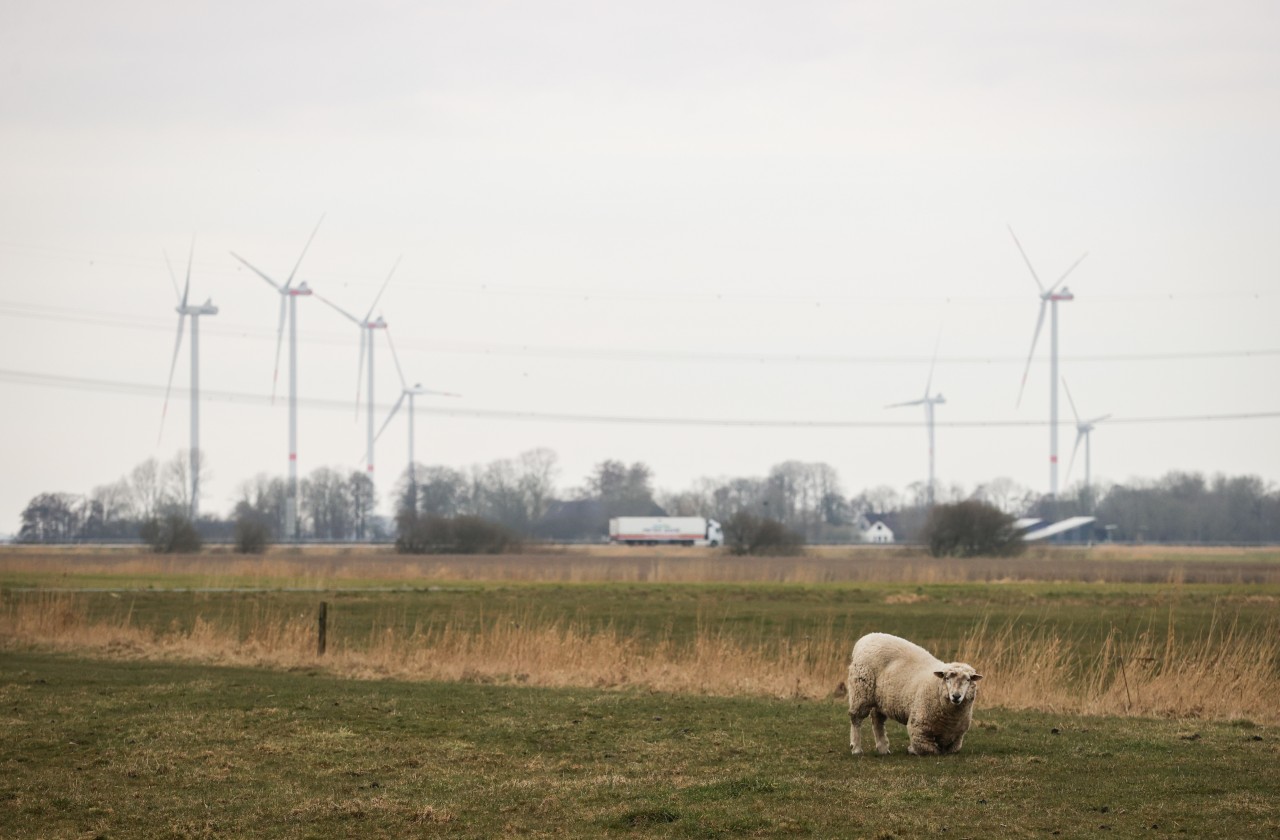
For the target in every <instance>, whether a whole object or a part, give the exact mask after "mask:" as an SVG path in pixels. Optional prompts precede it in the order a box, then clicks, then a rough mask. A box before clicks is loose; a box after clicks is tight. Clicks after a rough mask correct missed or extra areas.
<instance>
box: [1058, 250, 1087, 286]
mask: <svg viewBox="0 0 1280 840" xmlns="http://www.w3.org/2000/svg"><path fill="white" fill-rule="evenodd" d="M1087 256H1089V252H1088V251H1085V252H1084V253H1083V254H1081V255H1080V259H1078V260H1076V261H1075V262H1073V263H1072V264H1071V267H1070V268H1068V269H1067V270H1066V271H1064V272H1062V276H1061V277H1059V278H1058V282H1057V283H1054V284H1053V285H1052V286H1050V287H1049V291H1051V292H1052V291H1053V290H1054V289H1056V288H1058V287H1059V286H1061V285H1062V281H1063V280H1066V279H1067V275H1068V274H1070V273H1071V272H1073V271H1075V270H1076V266H1078V265H1079V264H1080V263H1082V262H1084V258H1085V257H1087Z"/></svg>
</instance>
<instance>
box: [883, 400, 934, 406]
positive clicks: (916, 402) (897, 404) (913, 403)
mask: <svg viewBox="0 0 1280 840" xmlns="http://www.w3.org/2000/svg"><path fill="white" fill-rule="evenodd" d="M924 402H925V401H924V400H912V401H911V402H900V403H893V404H891V405H886V406H885V408H902V407H903V406H906V405H923V404H924Z"/></svg>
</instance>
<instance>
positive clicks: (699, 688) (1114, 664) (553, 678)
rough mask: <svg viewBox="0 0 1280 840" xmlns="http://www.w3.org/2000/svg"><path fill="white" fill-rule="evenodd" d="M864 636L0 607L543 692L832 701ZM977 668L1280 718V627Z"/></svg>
mask: <svg viewBox="0 0 1280 840" xmlns="http://www.w3.org/2000/svg"><path fill="white" fill-rule="evenodd" d="M851 642H852V640H850V639H844V638H837V637H836V634H835V633H834V632H833V630H832V628H830V627H827V628H824V629H821V630H819V631H818V632H816V633H815V634H814V635H812V636H810V637H805V638H801V639H791V638H784V637H776V636H775V637H767V638H766V637H763V636H762V637H760V638H758V639H755V640H743V639H741V638H736V637H730V636H729V635H727V634H725V633H723V632H721V631H720V630H719V629H718V628H717V627H716V626H713V625H712V624H711V623H707V624H705V625H703V626H700V627H699V628H698V631H697V632H696V633H695V634H694V635H693V637H692V638H691V639H690V640H689V641H676V640H675V639H672V638H670V637H667V638H659V639H656V640H652V639H651V640H647V641H640V640H637V639H635V638H630V637H627V636H625V635H623V634H621V633H619V632H616V631H614V630H612V629H609V628H605V629H595V630H589V629H585V628H583V627H581V626H578V625H576V624H574V623H573V622H565V621H560V620H540V619H539V618H537V617H536V616H530V615H526V614H514V613H513V614H506V615H499V616H495V617H493V618H492V619H491V620H489V621H488V622H487V624H485V625H484V626H483V627H482V628H481V629H480V630H479V631H477V630H475V629H474V626H473V625H472V626H468V627H466V628H464V627H463V626H462V625H461V624H458V623H453V622H449V623H446V624H443V625H440V626H433V627H430V628H424V627H423V626H421V625H419V626H417V627H415V628H413V629H412V630H409V631H404V630H397V629H395V628H394V627H392V626H389V625H384V626H378V627H374V628H373V629H371V630H369V631H367V635H361V637H359V638H352V636H351V634H344V633H343V632H342V628H341V626H340V624H339V625H337V626H331V627H330V634H329V647H328V652H327V654H326V655H325V656H324V657H323V658H321V657H319V656H317V654H316V627H315V618H314V616H302V615H297V614H292V615H290V614H285V613H283V612H280V611H273V610H272V609H270V608H267V609H261V610H256V611H254V612H252V613H250V614H247V615H240V616H236V617H233V618H226V619H223V621H222V623H214V622H212V621H207V620H204V619H203V618H198V619H197V620H196V621H195V622H194V624H193V626H192V628H191V629H190V630H189V631H184V630H181V629H178V628H176V627H175V628H171V629H170V630H169V631H161V632H157V631H153V630H147V629H143V628H140V627H139V626H137V625H136V624H135V622H134V621H133V619H132V616H131V615H130V614H129V612H128V610H127V608H125V607H122V608H121V611H120V612H118V613H117V614H116V615H114V616H112V617H109V618H104V619H99V620H90V618H89V617H88V610H87V607H86V602H85V601H84V600H83V599H82V598H80V597H78V596H75V595H72V594H67V593H45V594H40V595H34V596H30V597H20V598H10V599H8V601H7V602H6V603H5V604H4V607H3V611H2V612H0V649H4V648H10V649H13V648H37V649H53V650H60V651H74V652H81V653H88V654H90V655H94V656H105V657H121V658H129V659H154V660H181V661H188V662H202V663H210V664H220V665H221V664H225V665H244V666H255V667H270V668H317V669H323V670H324V671H326V672H329V673H332V674H335V675H338V676H343V677H351V678H360V679H376V678H395V679H405V680H446V681H470V682H495V683H510V684H529V685H539V686H590V687H599V688H624V687H638V688H644V689H650V690H656V691H670V692H682V693H703V694H714V695H754V696H772V697H789V698H797V699H800V698H822V697H829V696H830V695H831V694H832V691H833V689H834V687H835V686H836V685H837V683H839V682H840V681H841V680H842V679H843V677H844V674H843V671H844V668H845V663H846V661H847V657H848V651H849V648H850V645H851ZM937 653H938V654H939V655H940V656H943V657H946V658H950V657H952V656H954V657H956V658H958V659H962V660H964V661H968V662H970V663H972V664H974V665H975V666H976V667H978V668H979V670H981V671H982V672H983V673H984V674H985V676H986V680H985V681H984V682H983V684H982V699H981V705H990V706H1002V707H1006V708H1014V709H1039V710H1044V711H1050V712H1058V713H1066V714H1104V715H1137V716H1162V717H1188V718H1207V719H1215V720H1231V719H1237V718H1247V719H1251V720H1254V721H1256V722H1262V723H1280V708H1277V707H1276V704H1275V703H1274V700H1273V695H1274V691H1273V687H1274V685H1275V683H1276V677H1277V663H1280V624H1275V625H1272V626H1270V627H1268V628H1265V629H1264V630H1262V631H1253V632H1243V631H1241V630H1240V629H1239V628H1238V627H1235V626H1225V627H1221V628H1219V627H1215V628H1214V629H1213V630H1212V631H1211V632H1210V633H1209V634H1208V635H1207V636H1205V637H1204V638H1201V639H1196V640H1184V639H1179V638H1177V637H1176V636H1175V635H1174V633H1173V627H1172V624H1171V625H1170V627H1169V630H1168V634H1167V637H1166V638H1165V640H1164V641H1163V642H1162V643H1159V644H1158V643H1157V642H1156V641H1155V637H1154V636H1153V635H1152V634H1150V633H1141V634H1137V635H1133V636H1126V635H1123V634H1121V633H1118V632H1114V631H1113V632H1112V634H1111V635H1110V636H1109V637H1108V638H1107V639H1106V641H1105V643H1104V644H1102V645H1101V646H1100V647H1092V648H1086V647H1084V646H1083V645H1081V644H1080V643H1079V642H1076V641H1074V640H1072V639H1070V638H1068V637H1067V636H1065V635H1063V634H1062V633H1061V632H1059V631H1057V630H1055V629H1052V628H1047V627H1046V628H1044V629H1042V630H1040V631H1037V632H1033V633H1031V634H1027V633H1026V632H1025V631H1015V630H1014V629H1013V627H1012V626H1005V627H990V626H988V625H987V624H986V623H985V622H984V623H979V624H977V625H976V626H975V627H973V628H972V629H971V631H970V632H969V633H967V634H966V635H964V636H963V638H962V639H961V640H960V642H959V644H958V645H957V646H956V649H955V650H954V651H937Z"/></svg>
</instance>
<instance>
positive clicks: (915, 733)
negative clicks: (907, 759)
mask: <svg viewBox="0 0 1280 840" xmlns="http://www.w3.org/2000/svg"><path fill="white" fill-rule="evenodd" d="M907 735H909V736H910V737H911V746H909V747H907V752H909V753H911V754H912V755H940V754H941V750H939V749H938V745H937V743H935V742H934V740H933V739H932V738H929V737H928V736H927V735H926V734H925V733H924V732H923V731H922V730H921V729H919V728H918V727H914V726H911V725H910V724H907Z"/></svg>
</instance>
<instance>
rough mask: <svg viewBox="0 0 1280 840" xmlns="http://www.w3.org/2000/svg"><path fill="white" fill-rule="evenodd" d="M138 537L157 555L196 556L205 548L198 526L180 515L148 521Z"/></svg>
mask: <svg viewBox="0 0 1280 840" xmlns="http://www.w3.org/2000/svg"><path fill="white" fill-rule="evenodd" d="M138 535H139V536H140V537H142V541H143V542H145V543H146V544H147V545H149V546H151V550H152V551H154V552H156V553H157V554H194V553H195V552H197V551H199V550H200V549H201V548H202V547H203V546H204V540H202V539H201V538H200V532H199V531H197V530H196V526H195V525H194V524H193V523H192V522H191V520H190V519H188V518H187V517H185V516H183V515H182V514H180V513H170V514H168V515H166V516H157V517H153V518H151V519H148V520H147V521H146V522H144V523H142V528H141V530H140V531H139V532H138Z"/></svg>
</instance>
